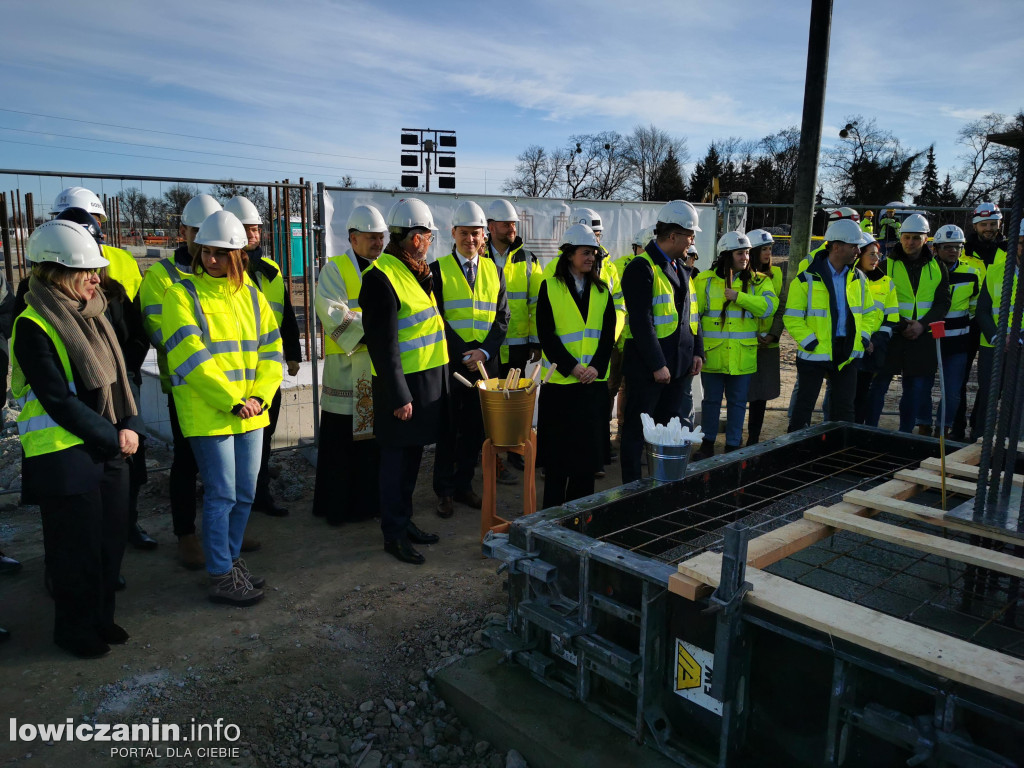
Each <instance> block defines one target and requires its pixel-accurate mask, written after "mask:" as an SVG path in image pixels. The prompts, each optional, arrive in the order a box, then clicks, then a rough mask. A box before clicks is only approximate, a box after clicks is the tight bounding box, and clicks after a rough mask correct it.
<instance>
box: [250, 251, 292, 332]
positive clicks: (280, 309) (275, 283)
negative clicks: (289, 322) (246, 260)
mask: <svg viewBox="0 0 1024 768" xmlns="http://www.w3.org/2000/svg"><path fill="white" fill-rule="evenodd" d="M262 259H263V261H265V262H266V263H267V264H270V265H272V266H273V267H274V269H276V270H277V274H276V275H275V276H274V277H270V278H268V277H267V276H266V275H265V274H263V273H262V272H260V271H259V270H257V271H256V287H257V288H259V289H260V290H261V291H263V295H264V296H266V297H267V303H268V304H269V305H270V311H271V312H273V313H274V318H275V319H276V320H277V327H278V328H280V327H281V320H282V319H283V318H284V288H285V285H284V275H282V274H281V268H280V267H279V266H277V262H276V261H274V260H273V259H268V258H267V257H266V256H263V257H262Z"/></svg>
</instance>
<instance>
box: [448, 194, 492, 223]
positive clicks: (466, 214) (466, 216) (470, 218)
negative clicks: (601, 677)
mask: <svg viewBox="0 0 1024 768" xmlns="http://www.w3.org/2000/svg"><path fill="white" fill-rule="evenodd" d="M452 226H453V227H486V226H487V217H486V216H484V209H483V208H481V207H480V206H479V205H477V204H476V203H474V202H473V201H472V200H466V201H465V202H463V203H461V204H460V205H459V207H458V208H456V209H455V215H454V216H452Z"/></svg>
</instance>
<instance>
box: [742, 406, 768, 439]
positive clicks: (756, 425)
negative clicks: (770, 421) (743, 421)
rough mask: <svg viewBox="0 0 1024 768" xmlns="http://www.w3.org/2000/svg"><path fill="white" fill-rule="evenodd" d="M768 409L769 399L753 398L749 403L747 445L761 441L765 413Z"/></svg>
mask: <svg viewBox="0 0 1024 768" xmlns="http://www.w3.org/2000/svg"><path fill="white" fill-rule="evenodd" d="M767 410H768V401H767V400H751V401H750V402H749V403H748V404H747V445H753V444H754V443H758V442H760V441H761V428H762V427H763V426H764V413H765V411H767Z"/></svg>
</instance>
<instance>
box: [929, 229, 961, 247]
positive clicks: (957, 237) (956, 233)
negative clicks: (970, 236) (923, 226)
mask: <svg viewBox="0 0 1024 768" xmlns="http://www.w3.org/2000/svg"><path fill="white" fill-rule="evenodd" d="M933 242H934V243H935V244H936V245H943V244H946V243H954V244H957V243H958V244H960V245H963V244H964V243H966V242H967V238H966V237H965V236H964V231H963V230H962V229H960V227H958V226H957V225H956V224H943V225H942V226H941V227H939V228H938V229H937V230H936V231H935V240H934V241H933Z"/></svg>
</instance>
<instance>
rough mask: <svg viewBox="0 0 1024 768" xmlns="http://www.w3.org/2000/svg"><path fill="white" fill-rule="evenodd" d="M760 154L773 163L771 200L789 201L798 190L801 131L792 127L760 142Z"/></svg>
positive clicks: (769, 192)
mask: <svg viewBox="0 0 1024 768" xmlns="http://www.w3.org/2000/svg"><path fill="white" fill-rule="evenodd" d="M758 148H759V150H760V153H761V154H762V155H763V156H764V157H766V158H767V159H768V160H770V161H771V166H772V175H771V183H770V187H771V188H770V189H769V190H768V194H769V200H768V201H767V202H782V201H783V200H786V201H788V200H789V199H791V198H792V197H793V193H794V192H795V190H796V161H797V156H798V155H799V152H800V129H799V128H798V127H797V126H795V125H792V126H790V127H789V128H784V129H782V130H781V131H779V132H778V133H773V134H771V135H770V136H765V137H764V138H763V139H761V141H760V142H758Z"/></svg>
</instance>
